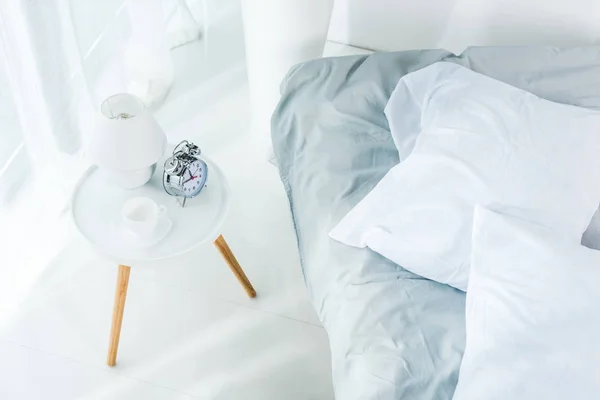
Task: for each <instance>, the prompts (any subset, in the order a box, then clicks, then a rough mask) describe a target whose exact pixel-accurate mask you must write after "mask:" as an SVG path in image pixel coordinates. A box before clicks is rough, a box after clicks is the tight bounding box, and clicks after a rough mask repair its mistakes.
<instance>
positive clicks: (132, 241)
mask: <svg viewBox="0 0 600 400" xmlns="http://www.w3.org/2000/svg"><path fill="white" fill-rule="evenodd" d="M172 227H173V221H171V220H170V219H169V218H167V217H162V218H160V219H159V220H158V222H157V223H156V229H155V230H154V232H152V233H151V234H150V235H147V236H139V235H136V234H135V233H133V232H131V231H129V230H128V229H127V228H126V227H125V225H124V224H123V221H121V220H116V221H115V222H114V223H113V230H114V233H115V239H116V240H118V241H119V242H121V244H122V245H125V246H128V247H132V248H137V249H144V248H147V247H151V246H154V245H156V244H158V243H159V242H161V241H162V240H163V239H164V238H165V237H166V236H167V235H168V234H169V232H170V231H171V228H172Z"/></svg>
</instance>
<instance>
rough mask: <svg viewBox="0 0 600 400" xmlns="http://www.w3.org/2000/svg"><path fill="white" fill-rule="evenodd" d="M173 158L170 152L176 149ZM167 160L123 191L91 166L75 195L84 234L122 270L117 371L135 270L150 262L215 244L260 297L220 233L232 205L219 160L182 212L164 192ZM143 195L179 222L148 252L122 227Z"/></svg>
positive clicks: (113, 354) (113, 352)
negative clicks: (128, 206)
mask: <svg viewBox="0 0 600 400" xmlns="http://www.w3.org/2000/svg"><path fill="white" fill-rule="evenodd" d="M170 149H172V146H171V148H170ZM167 154H170V150H168V151H167ZM164 159H166V157H165V158H163V159H162V160H160V161H159V162H158V164H157V168H156V171H155V173H154V174H153V176H152V178H151V179H150V181H149V182H148V183H146V184H145V185H144V186H142V187H139V188H136V189H132V190H127V189H121V188H120V187H118V186H116V185H115V184H113V183H111V182H110V181H109V179H108V177H107V176H106V175H105V174H104V173H103V171H102V170H101V169H99V168H97V167H91V168H90V169H88V170H87V171H86V173H85V174H84V175H83V176H82V177H81V178H80V180H79V182H78V183H77V185H76V186H75V190H74V191H73V195H72V197H71V214H72V217H73V221H74V223H75V226H76V228H77V230H78V231H79V233H80V234H81V235H82V236H83V237H84V238H85V239H86V240H87V241H88V242H89V243H90V244H91V245H92V246H93V247H94V248H95V249H96V250H98V251H99V252H100V253H102V254H103V255H105V256H106V257H107V258H109V259H111V260H113V261H114V262H115V263H116V264H118V266H119V270H118V275H117V286H116V290H115V301H114V309H113V317H112V328H111V332H110V341H109V349H108V357H107V361H106V363H107V364H108V365H109V366H111V367H112V366H114V365H115V364H116V360H117V351H118V348H119V337H120V334H121V325H122V323H123V313H124V310H125V299H126V297H127V287H128V284H129V274H130V271H131V266H135V265H136V264H138V263H141V262H144V261H152V260H160V259H165V258H171V257H175V256H178V255H181V254H184V253H186V252H188V251H190V250H192V249H194V248H196V247H198V246H199V245H201V244H203V243H206V242H213V243H214V245H215V246H216V248H217V249H218V250H219V252H220V253H221V255H222V256H223V258H224V259H225V261H226V263H227V265H228V266H229V268H230V269H231V271H232V272H233V274H234V275H235V277H236V278H237V279H238V281H239V282H240V284H241V285H242V287H243V288H244V290H245V291H246V293H247V294H248V296H249V297H255V296H256V291H255V290H254V288H253V287H252V284H251V283H250V280H249V279H248V278H247V277H246V274H245V273H244V271H243V270H242V268H241V267H240V264H239V263H238V261H237V260H236V258H235V256H234V255H233V252H232V251H231V249H230V248H229V246H228V245H227V242H226V241H225V239H224V238H223V236H222V235H221V232H220V229H221V226H222V224H223V221H224V219H225V216H226V214H227V210H228V207H229V185H228V183H227V179H226V178H225V175H223V173H222V172H221V170H220V168H219V167H218V166H217V165H216V164H215V163H214V162H213V161H211V160H210V159H208V158H206V157H204V156H203V157H202V159H203V160H204V161H205V162H206V163H207V165H208V180H207V182H206V187H205V188H204V189H203V191H202V192H201V193H200V194H199V195H198V196H197V197H196V198H194V199H189V200H188V202H187V204H186V206H185V208H182V207H181V206H180V205H179V204H178V202H177V200H176V198H174V197H171V196H169V195H168V194H167V193H166V192H165V191H164V189H163V186H162V174H163V164H164ZM137 196H144V197H149V198H151V199H152V200H154V201H155V202H156V203H158V204H160V205H164V206H165V207H166V215H167V217H168V218H170V219H171V221H172V222H173V225H172V227H171V230H170V232H169V233H168V234H167V236H166V237H165V238H164V239H163V240H162V241H160V242H159V243H157V244H156V245H154V246H151V247H147V248H137V247H136V246H132V245H131V244H129V243H127V241H123V240H119V239H118V238H119V234H120V232H119V231H118V230H117V229H116V226H117V225H118V222H119V221H120V218H121V208H122V206H123V203H124V202H125V201H127V200H128V199H130V198H133V197H137ZM140 268H143V267H140Z"/></svg>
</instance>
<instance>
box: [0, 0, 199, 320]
mask: <svg viewBox="0 0 600 400" xmlns="http://www.w3.org/2000/svg"><path fill="white" fill-rule="evenodd" d="M163 1H164V2H165V3H167V5H170V7H171V9H170V15H171V16H178V17H177V18H175V20H177V21H186V23H187V26H184V27H183V29H187V32H188V33H187V36H186V37H187V39H193V38H195V37H197V30H198V26H193V20H192V21H190V19H189V18H187V19H186V18H182V17H181V10H177V9H173V7H178V6H179V7H181V6H182V5H185V3H184V2H183V1H181V0H180V1H179V2H178V0H103V1H95V0H52V1H46V0H44V1H29V0H14V1H4V2H1V4H0V102H1V103H0V110H2V111H1V112H0V243H2V245H1V246H0V322H1V319H2V316H3V315H6V314H3V311H6V310H4V307H8V306H7V305H8V304H11V303H12V302H14V301H15V299H18V298H19V295H22V294H23V293H25V291H26V290H27V288H28V287H30V286H31V284H32V282H34V281H35V279H36V276H37V275H38V274H39V273H40V272H41V271H42V270H43V268H44V266H45V265H46V263H47V262H48V261H49V260H51V259H52V258H53V257H54V256H55V255H56V254H57V253H58V252H60V251H61V249H62V248H63V245H64V244H66V243H67V241H68V238H69V237H70V235H71V232H72V231H71V229H70V225H69V222H68V218H65V210H66V209H67V207H68V199H69V195H70V193H71V190H72V188H73V185H74V183H75V182H76V180H77V179H78V177H79V176H80V175H81V173H82V172H83V171H84V169H85V168H86V167H87V165H88V163H87V162H86V160H85V158H84V157H83V153H84V149H85V142H86V135H87V132H89V130H90V129H91V128H92V127H91V126H90V124H91V121H93V118H91V117H92V115H93V113H95V112H96V109H97V107H98V106H99V104H100V102H101V100H102V99H103V98H105V97H107V96H108V95H111V94H114V93H116V92H124V91H133V92H135V93H136V94H138V95H139V96H140V97H142V98H143V99H144V100H145V101H146V102H147V103H150V104H153V105H154V106H155V107H156V106H158V105H159V104H160V102H161V101H162V100H163V99H164V96H165V95H166V93H167V92H168V90H169V87H170V85H171V83H172V80H173V68H172V64H171V59H170V54H169V48H168V44H167V36H166V30H165V25H164V21H163V18H164V14H163V10H162V6H163ZM174 10H175V11H174ZM184 11H185V10H184ZM184 14H185V13H184ZM173 18H174V17H173ZM191 25H192V26H191ZM169 30H170V32H171V34H173V32H175V34H176V35H179V38H180V41H181V37H182V35H181V32H180V31H178V29H177V27H176V26H175V27H174V26H173V25H172V24H171V26H170V28H169ZM177 32H179V34H178V33H177ZM190 32H191V33H190ZM194 32H196V33H194ZM184 36H185V35H184ZM194 36H195V37H194ZM183 40H186V39H185V37H184V39H183Z"/></svg>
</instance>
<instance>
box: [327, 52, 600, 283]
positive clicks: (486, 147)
mask: <svg viewBox="0 0 600 400" xmlns="http://www.w3.org/2000/svg"><path fill="white" fill-rule="evenodd" d="M403 80H404V83H405V84H406V85H407V87H408V88H409V89H410V90H411V93H412V97H413V100H414V102H415V104H417V105H418V108H419V109H420V110H421V116H420V125H421V132H420V134H419V136H418V138H417V140H416V143H415V147H414V149H413V150H412V152H411V153H410V155H409V156H408V158H407V159H406V161H404V162H402V163H400V164H399V165H397V166H395V167H394V168H392V169H391V170H390V171H389V172H388V174H387V175H386V176H385V177H384V178H383V179H382V180H381V182H379V184H378V185H377V186H376V187H375V188H374V189H373V190H372V191H371V192H370V193H369V194H368V195H367V196H366V197H365V198H364V199H363V200H362V201H361V202H360V203H359V204H358V205H357V206H356V207H355V208H354V209H353V210H351V211H350V213H349V214H348V215H346V216H345V217H344V218H343V219H342V221H341V222H340V223H339V224H338V225H337V226H336V227H335V228H334V229H333V230H332V231H331V232H330V236H331V237H332V238H333V239H336V240H338V241H340V242H342V243H345V244H348V245H350V246H356V247H365V246H368V247H370V248H371V249H372V250H374V251H376V252H378V253H380V254H381V255H383V256H385V257H387V258H389V259H390V260H392V261H394V262H396V263H398V264H400V265H401V266H403V267H404V268H406V269H408V270H410V271H412V272H414V273H416V274H418V275H422V276H424V277H426V278H430V279H433V280H436V281H439V282H442V283H447V284H449V285H452V286H454V287H456V288H458V289H461V290H466V287H467V281H468V276H469V264H470V254H471V229H472V219H473V208H474V206H475V204H483V205H484V206H487V205H495V206H496V207H502V208H503V209H505V210H508V209H513V208H514V209H518V210H520V211H519V213H521V214H522V216H523V217H525V218H527V219H529V220H534V221H537V222H539V223H540V224H542V225H545V226H548V227H551V228H553V229H556V230H559V231H561V232H563V233H564V234H565V236H567V237H568V238H570V239H571V240H572V241H573V242H574V243H577V244H579V242H580V240H581V236H582V233H583V231H584V230H585V229H586V227H587V226H588V224H589V222H590V219H591V218H592V215H593V214H594V211H595V210H596V209H597V208H598V203H599V202H600V113H599V112H597V111H592V110H588V109H584V108H578V107H574V106H568V105H563V104H557V103H553V102H550V101H547V100H543V99H540V98H538V97H536V96H534V95H533V94H531V93H528V92H525V91H523V90H520V89H517V88H514V87H512V86H509V85H507V84H505V83H502V82H499V81H497V80H494V79H491V78H488V77H486V76H484V75H481V74H478V73H475V72H473V71H471V70H469V69H466V68H463V67H461V66H458V65H456V64H450V63H443V62H442V63H437V64H433V65H431V66H429V67H426V68H424V69H421V70H419V71H417V72H413V73H411V74H409V75H406V76H405V77H404V78H403ZM397 112H403V110H397Z"/></svg>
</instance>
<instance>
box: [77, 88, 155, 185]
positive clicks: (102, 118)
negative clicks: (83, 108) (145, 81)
mask: <svg viewBox="0 0 600 400" xmlns="http://www.w3.org/2000/svg"><path fill="white" fill-rule="evenodd" d="M97 120H98V121H97V123H96V126H95V129H94V132H93V134H92V137H91V140H90V143H89V147H88V153H89V155H90V158H91V160H92V162H93V163H94V164H96V165H98V166H99V167H100V168H102V169H103V170H105V171H106V172H107V173H108V174H109V175H110V177H111V179H112V180H113V181H114V182H115V183H116V184H117V185H119V186H120V187H122V188H124V189H133V188H136V187H139V186H142V185H143V184H145V183H146V182H148V181H149V180H150V178H151V177H152V174H153V172H154V170H155V168H156V162H157V161H158V160H159V159H160V158H161V157H162V155H163V154H164V152H165V149H166V147H167V137H166V135H165V132H164V131H163V130H162V128H161V127H160V125H158V123H157V122H156V120H155V119H154V116H153V115H152V113H151V112H150V111H149V110H148V109H147V108H146V107H145V106H144V103H143V102H142V101H141V100H140V99H139V98H137V97H136V96H134V95H132V94H128V93H121V94H115V95H113V96H111V97H109V98H107V99H106V100H104V102H103V103H102V105H101V106H100V115H99V116H98V118H97Z"/></svg>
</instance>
